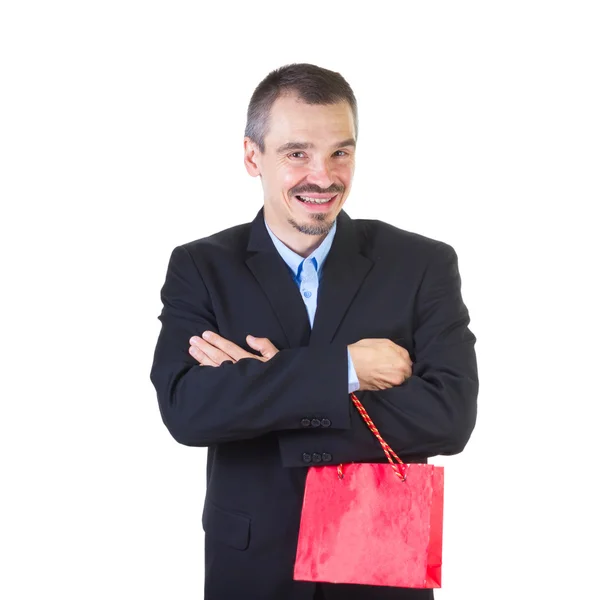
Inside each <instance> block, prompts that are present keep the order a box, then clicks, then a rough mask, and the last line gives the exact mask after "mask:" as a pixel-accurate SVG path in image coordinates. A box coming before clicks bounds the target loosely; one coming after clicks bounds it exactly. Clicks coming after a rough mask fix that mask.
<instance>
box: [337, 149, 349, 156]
mask: <svg viewBox="0 0 591 600" xmlns="http://www.w3.org/2000/svg"><path fill="white" fill-rule="evenodd" d="M337 152H342V153H343V154H342V155H341V156H348V154H349V153H348V152H345V151H344V150H337ZM337 152H335V154H336V153H337Z"/></svg>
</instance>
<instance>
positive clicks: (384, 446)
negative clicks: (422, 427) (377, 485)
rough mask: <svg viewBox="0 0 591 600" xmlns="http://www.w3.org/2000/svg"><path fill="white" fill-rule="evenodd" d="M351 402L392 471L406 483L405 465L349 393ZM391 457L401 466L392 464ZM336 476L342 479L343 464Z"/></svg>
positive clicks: (338, 468)
mask: <svg viewBox="0 0 591 600" xmlns="http://www.w3.org/2000/svg"><path fill="white" fill-rule="evenodd" d="M351 400H352V401H353V404H354V405H355V407H356V408H357V410H358V411H359V414H360V415H361V417H362V418H363V420H364V421H365V423H366V425H367V426H368V427H369V429H370V430H371V432H372V433H373V434H374V435H375V436H376V438H377V439H378V442H380V445H381V446H382V450H383V451H384V454H385V455H386V458H387V459H388V462H389V463H390V464H391V465H392V468H393V469H394V473H396V475H397V476H398V477H399V478H400V479H401V480H402V481H406V465H405V464H404V463H403V462H402V461H401V460H400V458H399V457H398V454H396V452H394V450H392V448H390V446H389V445H388V444H387V443H386V441H385V440H384V438H383V437H382V436H381V435H380V432H379V431H378V428H377V427H376V426H375V425H374V423H373V421H372V420H371V418H370V416H369V415H368V414H367V411H366V410H365V408H364V407H363V404H361V401H360V400H359V398H357V396H356V395H355V394H354V393H351ZM392 457H394V458H395V459H396V460H397V461H398V463H399V464H400V465H402V466H401V467H397V465H395V464H394V461H393V460H392ZM401 471H402V472H401ZM337 475H338V476H339V479H342V478H343V464H342V463H341V464H340V465H339V466H338V467H337Z"/></svg>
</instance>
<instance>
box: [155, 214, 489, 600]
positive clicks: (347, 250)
mask: <svg viewBox="0 0 591 600" xmlns="http://www.w3.org/2000/svg"><path fill="white" fill-rule="evenodd" d="M337 219H338V220H337V231H336V236H335V238H334V240H333V244H332V247H331V249H330V252H329V254H328V256H327V258H326V262H325V264H324V270H323V278H322V281H321V284H320V289H319V294H318V305H317V311H316V315H315V320H314V326H313V330H312V331H311V330H310V325H309V321H308V315H307V313H306V309H305V305H304V302H303V299H302V298H301V296H300V291H299V289H298V287H297V285H296V284H295V283H294V281H293V279H292V277H291V274H290V271H289V267H288V266H287V265H286V264H285V262H284V261H283V259H282V258H281V256H280V255H279V253H278V252H277V250H276V249H275V247H274V245H273V242H272V240H271V238H270V237H269V234H268V232H267V230H266V228H265V224H264V214H263V209H262V208H261V210H260V211H259V213H258V214H257V216H256V218H255V219H254V221H253V222H252V223H247V224H243V225H238V226H236V227H232V228H230V229H226V230H224V231H221V232H219V233H216V234H214V235H211V236H209V237H206V238H204V239H200V240H196V241H193V242H190V243H186V244H183V245H180V246H178V247H176V248H174V250H173V251H172V255H171V258H170V262H169V265H168V271H167V273H166V280H165V283H164V286H163V288H162V294H161V296H162V302H163V305H164V307H163V310H162V313H161V315H160V317H159V319H160V321H161V323H162V329H161V331H160V335H159V338H158V341H157V345H156V349H155V354H154V362H153V366H152V370H151V374H150V377H151V380H152V382H153V384H154V386H155V388H156V392H157V396H158V402H159V406H160V411H161V415H162V419H163V421H164V423H165V424H166V426H167V428H168V430H169V431H170V433H171V434H172V436H173V437H174V438H175V440H177V441H178V442H180V443H181V444H186V445H189V446H208V447H209V450H208V459H207V493H206V499H205V505H204V511H203V526H204V530H205V562H206V564H205V588H206V598H208V599H218V598H219V599H220V600H232V599H234V598H240V599H249V598H252V599H253V600H254V599H257V600H266V599H269V600H271V599H273V600H276V599H294V600H295V599H297V600H308V599H311V598H312V596H313V592H314V589H315V585H314V584H312V583H305V582H294V581H293V580H292V575H293V564H294V559H295V552H296V547H297V536H298V530H299V519H300V511H301V506H302V499H303V491H304V484H305V477H306V473H307V470H308V468H309V466H310V465H311V464H312V465H313V464H324V465H326V464H331V465H335V464H338V463H341V462H343V463H346V462H351V461H356V462H385V460H386V459H385V456H384V454H383V451H382V449H381V447H380V445H379V443H378V442H377V440H376V439H375V438H374V437H373V435H372V434H371V432H370V431H369V429H368V428H367V425H366V424H365V423H364V422H363V421H362V419H361V417H360V416H359V414H358V413H357V411H356V409H355V407H354V406H353V404H352V402H351V400H350V398H349V395H348V372H347V345H348V344H352V343H354V342H356V341H358V340H360V339H363V338H389V339H390V340H392V341H394V342H395V343H397V344H399V345H401V346H404V347H405V348H406V349H407V350H408V352H409V353H410V356H411V359H412V361H413V374H412V377H410V378H409V379H408V380H407V381H405V383H404V384H402V385H400V386H395V387H392V388H390V389H387V390H384V391H378V392H370V391H365V392H357V395H358V397H359V399H360V400H361V402H362V403H363V404H364V406H365V408H366V409H367V411H368V413H369V414H370V416H371V417H372V419H373V420H374V422H375V424H376V426H377V427H378V429H379V430H380V433H381V434H382V436H383V437H384V438H385V440H386V441H387V442H388V443H389V444H390V446H391V447H392V448H393V449H394V450H395V451H396V452H397V453H398V454H399V455H400V456H401V457H402V458H403V459H406V460H407V461H426V459H427V457H429V456H435V455H441V454H455V453H458V452H461V451H462V449H463V448H464V446H465V444H466V442H467V441H468V438H469V437H470V434H471V432H472V430H473V427H474V424H475V418H476V397H477V391H478V377H477V369H476V357H475V352H474V343H475V336H474V335H473V334H472V332H471V331H470V330H469V328H468V323H469V315H468V310H467V309H466V306H465V305H464V302H463V300H462V296H461V291H460V287H461V281H460V275H459V272H458V264H457V256H456V253H455V251H454V250H453V248H452V247H451V246H449V245H448V244H445V243H443V242H439V241H435V240H432V239H429V238H426V237H424V236H421V235H418V234H415V233H411V232H408V231H404V230H402V229H399V228H396V227H394V226H392V225H389V224H387V223H384V222H382V221H378V220H367V219H355V220H353V219H351V218H350V217H349V216H348V215H347V214H346V213H345V212H344V211H341V212H340V213H339V215H338V218H337ZM207 329H210V330H213V331H216V332H218V333H219V334H220V335H222V336H223V337H225V338H227V339H229V340H232V341H233V342H235V343H236V344H238V345H240V346H241V347H243V348H244V349H245V350H248V351H250V352H254V351H253V350H252V349H251V348H250V347H249V346H248V345H247V344H246V339H245V338H246V336H247V335H248V334H251V335H254V336H256V337H267V338H269V339H270V340H271V341H272V342H273V344H275V346H276V347H277V348H278V349H279V350H280V351H279V352H278V354H276V355H275V356H274V357H273V358H272V359H271V360H269V361H267V362H261V361H259V360H256V359H243V360H240V361H238V362H236V363H234V364H233V363H231V362H229V361H228V362H224V363H222V364H221V365H220V366H219V367H208V366H200V365H199V364H198V363H197V362H196V361H195V359H193V358H192V357H191V355H190V354H189V353H188V347H189V338H190V337H191V336H193V335H201V334H202V333H203V332H204V331H205V330H207ZM327 509H329V507H327ZM449 533H450V535H451V534H452V532H449ZM349 587H350V586H349ZM353 587H356V588H357V589H361V588H362V587H363V588H365V586H353ZM384 591H385V590H383V589H382V592H384ZM373 592H376V590H372V589H371V588H368V589H367V590H364V593H363V595H362V597H364V598H373V597H376V598H377V597H380V598H393V599H394V598H427V597H431V592H429V593H428V594H429V595H426V593H425V592H424V591H421V590H413V591H411V592H410V593H411V595H408V592H405V591H404V590H401V589H396V588H393V589H390V590H388V591H387V595H379V596H378V595H372V593H373ZM376 593H377V592H376Z"/></svg>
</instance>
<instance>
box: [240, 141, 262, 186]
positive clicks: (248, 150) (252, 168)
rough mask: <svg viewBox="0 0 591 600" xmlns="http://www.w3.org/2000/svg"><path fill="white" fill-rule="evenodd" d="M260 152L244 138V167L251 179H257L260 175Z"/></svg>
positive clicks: (251, 142) (254, 143)
mask: <svg viewBox="0 0 591 600" xmlns="http://www.w3.org/2000/svg"><path fill="white" fill-rule="evenodd" d="M260 163H261V151H260V149H259V147H258V145H257V144H256V142H253V141H252V140H251V139H250V138H248V137H245V138H244V166H245V167H246V170H247V171H248V174H249V175H250V176H251V177H258V176H259V175H260V174H261V169H260Z"/></svg>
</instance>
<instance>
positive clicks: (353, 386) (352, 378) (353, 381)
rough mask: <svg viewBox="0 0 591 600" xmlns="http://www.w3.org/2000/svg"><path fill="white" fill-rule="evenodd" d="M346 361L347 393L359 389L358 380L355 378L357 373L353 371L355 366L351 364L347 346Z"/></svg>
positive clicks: (351, 360)
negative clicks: (347, 371)
mask: <svg viewBox="0 0 591 600" xmlns="http://www.w3.org/2000/svg"><path fill="white" fill-rule="evenodd" d="M347 361H348V363H349V394H350V393H351V392H356V391H357V390H358V389H359V380H358V379H357V373H356V372H355V367H354V366H353V359H352V358H351V353H350V352H349V348H347Z"/></svg>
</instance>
